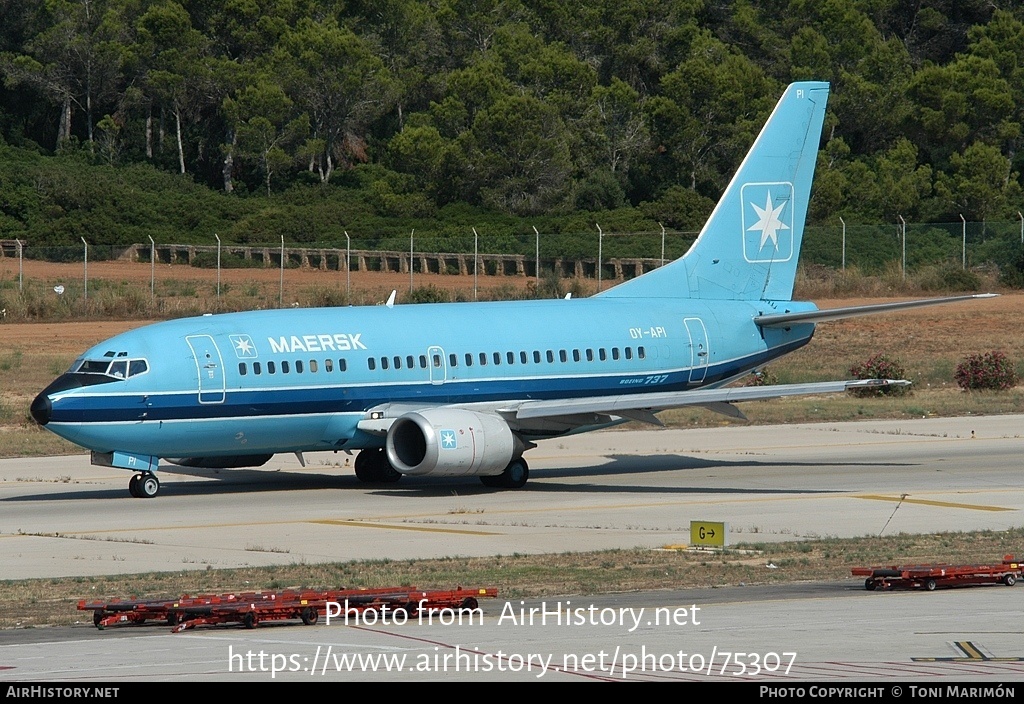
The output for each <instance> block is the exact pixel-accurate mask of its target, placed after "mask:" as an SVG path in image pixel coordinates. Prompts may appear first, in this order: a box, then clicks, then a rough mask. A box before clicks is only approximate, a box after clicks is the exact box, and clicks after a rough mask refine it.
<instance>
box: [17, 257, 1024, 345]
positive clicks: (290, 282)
mask: <svg viewBox="0 0 1024 704" xmlns="http://www.w3.org/2000/svg"><path fill="white" fill-rule="evenodd" d="M84 274H85V271H84V267H83V265H82V264H81V263H77V264H58V263H51V262H39V261H31V260H25V261H24V270H23V277H24V281H25V282H26V286H27V285H30V282H40V281H42V282H45V283H46V284H47V286H55V285H58V284H61V283H63V284H64V285H66V286H80V285H81V284H82V282H83V280H84ZM151 275H152V276H153V278H155V280H156V282H157V283H158V285H160V284H166V283H167V282H182V281H188V282H194V283H196V284H204V285H208V286H211V287H214V289H213V290H215V287H216V282H217V272H216V270H211V269H201V268H196V267H191V266H188V265H183V264H158V265H157V266H156V267H155V269H151V267H150V265H149V264H139V263H131V262H122V261H103V262H90V263H89V265H88V276H89V280H90V281H91V282H93V285H94V286H96V285H97V284H96V282H97V281H100V280H102V281H104V282H115V283H130V284H133V285H140V286H145V284H147V283H149V282H150V277H151ZM220 276H221V283H222V285H223V284H228V285H229V286H230V285H243V284H246V283H252V282H256V283H259V284H260V285H263V286H268V287H273V289H274V290H275V291H276V290H277V288H278V287H280V285H281V271H280V270H279V269H271V268H268V269H263V268H256V269H222V270H221V272H220ZM17 282H18V261H17V259H14V258H11V257H6V258H0V284H3V285H5V287H6V288H7V289H8V290H9V289H11V288H12V287H14V286H17ZM532 282H534V279H532V278H527V277H524V276H485V275H480V276H479V277H478V278H477V280H476V283H477V288H478V291H480V292H484V291H487V290H489V289H493V288H499V287H501V288H506V289H507V288H512V289H526V288H527V286H528V285H530V284H531V283H532ZM614 283H615V282H614V281H607V280H606V281H604V282H603V285H602V287H603V288H607V287H609V286H611V285H613V284H614ZM411 284H412V286H414V287H417V288H419V287H425V286H434V287H436V288H439V289H443V290H450V291H462V292H463V293H464V294H465V297H466V298H467V299H472V293H473V287H474V278H473V277H472V276H469V277H466V276H452V275H445V274H420V273H415V274H413V276H412V278H411ZM347 285H348V281H347V279H346V274H345V272H343V271H342V272H339V271H322V270H319V269H311V268H301V269H285V271H284V287H285V291H286V294H287V291H289V290H293V289H297V288H301V287H309V286H329V287H337V288H340V289H341V290H344V289H345V288H346V286H347ZM582 285H583V288H584V289H588V288H589V289H590V291H591V292H595V291H596V290H597V282H596V281H593V280H586V281H584V282H583V284H582ZM409 287H410V276H409V274H408V273H380V272H360V271H354V272H352V274H351V288H352V290H353V292H355V291H372V292H375V293H378V292H379V293H380V295H382V296H385V297H386V295H387V293H389V292H390V291H391V290H397V291H398V293H399V302H401V296H402V295H403V294H405V293H406V292H408V291H409ZM146 288H148V287H146ZM204 290H205V289H204ZM199 295H205V294H204V293H202V292H200V293H199ZM286 298H287V295H286ZM882 300H883V299H834V300H817V301H816V303H817V304H818V306H819V307H821V308H834V307H839V306H846V305H859V304H864V303H872V302H882ZM0 320H2V318H0ZM1022 322H1024V294H1022V293H1020V292H1010V293H1006V294H1004V295H1002V296H999V297H998V298H992V299H987V300H978V301H970V302H965V303H956V304H952V305H948V306H939V307H934V308H922V309H915V310H909V311H904V312H901V313H894V314H886V315H878V316H868V317H862V318H853V319H848V320H844V321H839V322H835V323H828V324H826V325H821V326H819V332H818V333H817V335H816V338H815V343H816V344H815V346H817V347H819V348H821V347H823V345H822V341H823V338H824V339H825V341H826V342H828V341H830V340H835V339H839V338H841V339H842V341H843V343H844V344H845V345H851V344H853V345H855V346H860V345H862V344H865V345H868V346H873V347H879V348H890V349H891V350H892V351H893V352H894V353H898V352H899V351H900V349H901V348H914V349H915V350H917V351H919V352H921V353H925V354H928V353H937V354H943V353H949V352H951V351H953V352H956V353H962V354H970V353H973V352H975V351H988V350H992V349H1001V350H1003V351H1005V352H1006V353H1007V354H1010V355H1014V354H1016V355H1017V356H1024V354H1022V353H1024V335H1022V334H1021V323H1022ZM139 324H140V321H138V320H134V321H130V322H125V321H113V320H103V321H89V322H85V323H74V322H72V323H57V324H50V323H39V324H24V325H22V324H17V325H12V324H7V325H4V326H3V327H2V328H0V330H2V331H3V332H2V337H3V338H4V340H3V341H2V342H0V354H2V353H3V352H4V350H5V349H9V348H10V346H11V343H13V342H15V341H17V345H18V346H19V347H21V348H23V350H24V351H25V352H28V351H29V350H32V349H40V348H45V349H46V350H47V351H48V352H51V353H52V352H58V351H61V352H69V353H73V352H76V351H81V350H82V349H84V348H85V347H87V346H88V345H90V344H92V343H94V342H98V341H99V340H102V339H105V338H107V337H110V336H111V335H114V334H116V333H118V332H120V331H122V330H125V329H128V328H131V327H137V326H138V325H139ZM830 331H831V332H830ZM829 347H831V345H829ZM818 351H819V353H822V354H831V353H833V352H838V351H839V350H830V349H828V348H826V349H819V350H818Z"/></svg>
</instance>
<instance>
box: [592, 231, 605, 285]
mask: <svg viewBox="0 0 1024 704" xmlns="http://www.w3.org/2000/svg"><path fill="white" fill-rule="evenodd" d="M594 224H595V225H597V292H598V293H600V292H601V254H602V248H603V246H604V230H602V229H601V226H600V225H598V224H597V223H596V222H595V223H594Z"/></svg>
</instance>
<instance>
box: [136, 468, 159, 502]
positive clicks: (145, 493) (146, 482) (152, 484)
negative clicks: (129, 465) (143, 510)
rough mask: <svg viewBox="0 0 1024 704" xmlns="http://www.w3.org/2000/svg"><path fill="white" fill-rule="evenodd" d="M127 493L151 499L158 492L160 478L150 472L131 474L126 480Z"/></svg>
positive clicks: (137, 497) (139, 497)
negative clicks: (129, 478) (127, 480)
mask: <svg viewBox="0 0 1024 704" xmlns="http://www.w3.org/2000/svg"><path fill="white" fill-rule="evenodd" d="M128 493H129V494H131V495H132V496H134V497H135V498H136V499H152V498H153V497H154V496H156V495H157V494H158V493H160V480H159V479H157V478H156V475H155V474H153V473H152V472H143V473H142V474H136V475H133V476H132V478H131V480H130V481H129V482H128Z"/></svg>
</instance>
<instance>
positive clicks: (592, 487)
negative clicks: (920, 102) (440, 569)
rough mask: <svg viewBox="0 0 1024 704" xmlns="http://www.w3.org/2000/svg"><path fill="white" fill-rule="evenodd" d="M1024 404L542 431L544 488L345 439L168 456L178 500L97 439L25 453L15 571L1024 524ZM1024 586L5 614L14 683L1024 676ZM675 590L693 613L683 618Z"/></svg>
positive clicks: (12, 475)
mask: <svg viewBox="0 0 1024 704" xmlns="http://www.w3.org/2000/svg"><path fill="white" fill-rule="evenodd" d="M1022 421H1024V417H1022V416H999V417H988V418H956V419H921V420H913V421H899V422H888V421H886V422H859V423H827V424H815V425H791V426H784V427H728V428H719V429H702V430H617V431H608V432H602V433H594V434H590V435H583V436H578V437H572V438H565V439H561V440H553V441H549V442H547V443H544V444H542V445H541V446H540V447H538V448H536V449H535V450H532V451H531V452H530V453H529V454H528V459H529V461H530V465H531V468H532V469H531V480H530V482H529V484H527V486H526V487H525V488H524V489H522V490H519V491H495V490H490V489H486V488H484V487H483V486H482V485H481V484H480V483H479V482H478V481H477V480H476V479H472V478H469V479H465V480H449V479H445V480H430V479H414V480H410V479H408V478H404V479H403V480H402V481H401V482H400V483H398V484H396V485H391V486H385V487H379V486H378V487H370V486H365V485H362V484H360V483H359V482H358V481H357V480H356V479H355V477H354V475H353V474H352V470H351V458H347V457H346V456H345V455H343V454H338V455H334V454H323V455H307V456H306V460H307V466H306V467H305V468H302V467H301V466H300V465H299V463H298V461H297V460H296V459H295V458H293V457H275V458H274V460H273V461H272V462H271V463H270V464H269V465H267V466H266V467H265V468H261V469H259V470H233V471H224V472H220V473H215V472H212V471H204V470H190V469H189V470H186V469H183V468H173V467H169V468H168V470H167V471H166V472H163V473H162V475H161V476H162V482H163V488H162V490H161V494H160V496H158V497H157V498H155V499H133V498H131V497H129V495H128V492H127V480H128V476H129V475H128V473H127V472H120V471H117V470H110V469H103V468H97V467H91V466H89V464H88V460H87V459H86V458H85V457H67V458H63V457H62V458H43V459H24V460H4V461H0V555H2V557H0V565H2V572H3V578H5V579H20V578H27V577H55V576H68V575H97V574H115V573H133V572H142V571H151V570H160V571H165V570H174V571H180V570H190V569H206V568H207V566H212V567H218V568H220V567H238V566H245V565H269V564H284V563H293V562H300V561H306V562H320V561H329V560H352V559H358V558H381V557H389V558H392V559H404V558H414V557H430V556H460V555H463V556H469V555H488V554H509V553H512V552H519V553H526V552H551V551H559V552H561V551H577V550H595V549H602V548H617V547H626V548H632V547H651V548H657V547H660V546H663V545H666V544H678V543H685V542H687V541H688V535H689V530H688V529H689V521H690V520H708V521H725V522H727V523H728V524H729V531H730V532H729V541H730V542H731V543H735V542H739V541H770V540H791V539H797V538H805V537H816V536H839V537H845V536H862V535H879V534H883V535H884V534H893V533H898V532H936V531H961V530H964V531H966V530H979V529H991V530H1004V529H1007V528H1011V527H1017V526H1020V525H1021V524H1022V520H1024V513H1022V512H1024V487H1022V483H1021V482H1020V476H1021V472H1020V469H1021V468H1020V465H1021V461H1020V456H1021V445H1022V438H1021V428H1022V427H1024V423H1022ZM989 557H991V556H989ZM1021 588H1022V587H1021V586H1020V585H1018V586H1017V587H1014V588H1007V587H1003V586H992V587H978V588H973V589H957V590H945V591H943V590H940V591H936V592H932V593H925V592H904V593H895V592H886V593H880V592H867V591H865V590H864V589H863V586H862V582H861V581H860V580H856V579H851V580H849V581H848V582H845V583H839V584H820V585H787V586H780V587H735V588H729V589H715V590H695V591H688V592H677V593H670V592H658V593H652V594H629V595H618V596H602V597H578V598H574V597H554V598H551V599H548V600H546V602H547V608H548V610H551V609H561V608H568V607H567V606H566V605H565V601H566V600H571V601H572V602H573V604H572V608H582V609H584V610H585V611H586V612H587V613H588V614H589V613H598V614H605V613H607V614H616V613H618V614H620V615H621V614H623V613H625V614H626V616H625V619H627V620H626V621H622V620H616V619H614V618H612V617H611V616H609V619H610V620H609V622H608V623H604V622H600V621H599V622H597V623H594V622H592V621H586V622H584V623H579V624H567V623H564V622H563V623H558V622H552V618H551V617H549V618H548V621H547V622H546V623H538V622H533V623H528V624H523V623H519V622H518V619H516V620H509V618H508V617H507V615H506V612H507V609H509V608H511V609H513V611H517V610H518V609H519V608H520V607H523V608H526V609H529V608H537V607H543V606H544V605H543V604H542V602H541V601H530V602H526V603H523V604H520V603H519V602H512V603H510V605H509V606H506V605H505V602H503V601H493V602H490V603H487V602H485V603H483V604H482V606H483V608H484V617H483V619H482V620H481V622H480V623H473V624H462V625H460V624H457V623H454V624H453V623H433V624H419V623H409V624H404V625H396V624H380V623H378V624H360V625H352V624H350V625H347V626H346V625H338V624H332V625H330V626H328V625H325V624H324V622H323V621H322V620H321V623H320V624H319V625H317V626H314V627H303V626H280V625H264V626H261V627H259V628H257V629H254V630H251V631H247V630H245V629H241V628H235V627H226V626H224V627H216V628H208V629H204V630H201V631H200V630H197V631H189V632H186V633H181V634H175V635H171V634H170V633H169V632H168V631H169V629H168V628H167V627H166V626H146V627H142V628H126V629H121V630H118V629H108V630H107V631H104V632H99V631H96V630H95V629H93V628H92V627H91V626H83V627H81V628H61V629H34V630H29V631H17V630H14V631H4V632H0V682H15V681H17V682H39V681H53V680H61V681H65V682H95V681H109V680H119V679H125V680H128V679H131V680H132V681H135V680H138V679H140V678H141V679H147V680H167V681H175V680H177V681H199V680H221V679H230V680H234V681H270V680H276V681H279V680H286V681H295V680H304V681H311V680H315V679H318V678H319V679H325V678H326V679H353V678H356V679H372V680H415V681H424V680H429V679H444V680H446V681H449V680H452V679H465V680H472V679H488V680H519V679H523V680H528V679H545V680H548V681H550V680H565V679H574V680H575V679H581V678H582V679H650V680H665V679H669V680H701V679H717V680H739V679H742V680H753V681H757V682H763V681H769V682H777V683H786V682H793V681H808V680H822V681H826V680H827V681H833V680H836V681H838V680H851V679H852V680H860V681H862V682H863V681H890V680H891V681H902V680H907V681H929V682H942V681H947V682H957V681H986V682H1012V681H1014V680H1019V679H1020V678H1021V675H1024V664H1022V662H1021V658H1024V649H1022V647H1021V640H1020V637H1019V626H1018V625H1017V624H1016V620H1015V619H1014V618H1012V617H1011V618H1008V615H1010V614H1017V613H1019V604H1020V594H1021ZM556 604H559V605H558V606H556ZM695 606H696V607H699V609H700V611H699V619H700V623H695V622H693V621H694V619H693V618H692V616H693V615H695V612H694V611H692V608H693V607H695ZM606 609H610V611H607V612H606V611H605V610H606ZM624 609H625V610H627V611H625V612H624V611H623V610H624ZM657 609H664V611H663V612H661V613H666V614H667V613H670V612H674V610H676V609H683V610H684V611H687V610H688V612H689V613H690V614H691V619H690V620H689V621H688V622H686V623H682V624H680V623H671V624H669V623H664V622H659V621H658V620H657V618H656V617H655V614H656V613H659V612H657V611H656V610H657ZM638 614H639V615H638ZM503 615H506V616H505V618H503ZM634 616H635V617H636V618H635V620H632V621H628V619H630V618H633V617H634ZM631 626H632V627H631ZM260 653H263V656H262V657H261V656H260ZM724 653H730V654H735V653H743V654H744V655H743V657H742V658H738V657H736V656H735V655H730V656H729V657H730V658H731V659H729V660H727V659H726V656H725V655H724ZM602 654H603V655H602ZM680 654H682V655H683V656H685V657H681V656H680ZM787 654H793V655H792V656H790V655H787ZM356 655H362V656H369V655H380V656H384V655H389V656H395V657H404V658H405V659H404V660H402V661H401V669H400V671H399V670H398V669H395V668H396V664H395V663H396V662H397V661H395V660H393V659H392V660H387V661H385V660H381V659H377V660H366V659H365V658H364V659H363V660H357V661H353V660H351V659H350V656H351V657H355V656H356ZM236 656H237V657H236ZM458 656H464V657H463V658H462V659H461V660H460V659H457V658H458ZM485 656H486V657H485ZM328 657H329V659H328ZM531 657H532V658H533V659H532V660H530V658H531ZM467 658H468V659H467ZM645 658H646V659H645ZM385 662H389V663H391V665H390V667H391V668H392V669H391V670H390V671H388V670H387V667H388V666H387V665H384V664H382V663H385ZM325 663H327V664H325ZM459 663H462V664H461V665H460V664H459ZM529 663H532V665H530V664H529ZM541 663H543V667H541V666H540V664H541ZM644 663H646V666H645V665H644ZM673 663H674V665H673V666H672V667H669V665H672V664H673ZM702 663H703V667H698V665H701V664H702ZM755 665H756V666H757V667H759V668H760V669H759V670H758V671H757V672H756V673H755V672H754V669H755ZM744 666H745V668H746V669H744ZM460 667H461V668H462V669H461V670H460V669H458V668H460ZM5 668H9V669H5ZM381 668H384V669H383V670H382V669H381ZM417 668H418V669H417ZM274 670H277V671H276V672H275V671H274Z"/></svg>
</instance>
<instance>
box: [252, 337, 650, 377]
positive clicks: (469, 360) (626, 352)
mask: <svg viewBox="0 0 1024 704" xmlns="http://www.w3.org/2000/svg"><path fill="white" fill-rule="evenodd" d="M570 357H571V358H572V361H573V362H582V361H584V360H586V361H587V362H593V361H599V362H606V361H608V360H609V359H611V360H612V361H618V360H619V359H628V360H631V359H633V358H634V357H635V358H636V359H646V358H647V350H646V349H645V348H644V347H643V345H641V346H639V347H637V348H636V350H635V351H634V349H633V348H632V347H624V348H622V349H621V350H620V349H619V348H618V347H612V348H611V349H608V350H606V349H605V348H604V347H599V348H598V349H597V350H593V349H584V350H578V349H574V350H557V351H556V350H544V351H543V352H542V351H541V350H533V353H532V354H529V353H527V352H526V350H520V351H519V353H518V354H516V353H515V352H505V353H504V354H502V353H501V352H491V353H487V352H479V353H476V354H474V353H472V352H466V354H465V356H464V357H462V359H463V360H464V361H465V366H467V367H472V366H473V365H474V364H477V365H478V366H481V367H483V366H486V365H488V364H494V365H501V364H517V363H518V364H530V362H531V360H532V362H533V363H534V364H541V363H542V362H545V361H546V362H547V363H548V364H554V363H555V360H556V359H557V360H558V361H559V362H561V363H568V362H569V359H570ZM459 359H460V357H459V355H458V354H456V353H454V352H452V353H451V354H449V355H448V366H449V367H451V368H457V367H458V366H459ZM293 364H294V366H293ZM378 365H379V366H380V368H381V369H416V368H419V369H426V368H427V366H428V365H429V366H431V367H433V368H435V369H439V368H440V367H441V366H442V359H441V355H440V354H439V353H437V352H434V353H432V354H431V355H429V357H428V356H427V355H425V354H421V355H418V356H417V355H411V354H410V355H405V356H404V357H403V356H401V355H394V356H393V357H368V358H367V359H366V366H367V368H368V369H369V370H370V371H374V370H376V369H377V367H378ZM306 369H308V371H309V373H310V374H316V373H318V372H319V370H320V363H319V361H318V360H315V359H311V360H309V366H308V367H304V365H303V361H302V360H301V359H297V360H295V362H294V363H291V362H289V361H288V360H283V361H281V362H279V363H278V362H274V361H269V362H266V373H267V374H277V373H278V371H280V373H281V374H289V373H291V372H292V371H293V370H294V372H295V373H296V374H302V373H303V372H304V371H305V370H306ZM347 369H348V363H347V362H346V361H345V359H344V358H342V359H339V360H338V361H337V364H335V362H334V360H333V359H325V360H323V370H324V372H327V373H332V372H334V371H335V370H337V371H339V372H344V371H347ZM263 372H264V366H263V363H262V362H252V373H253V374H254V375H256V376H259V375H261V374H263ZM248 373H249V365H248V364H247V363H246V362H239V363H238V374H239V375H240V376H246V375H247V374H248Z"/></svg>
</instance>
